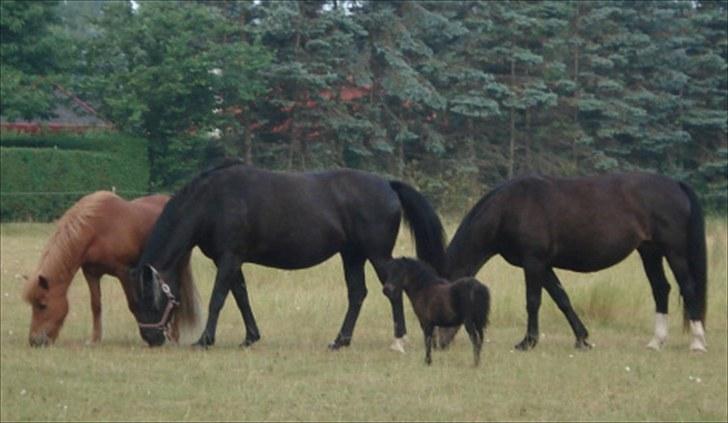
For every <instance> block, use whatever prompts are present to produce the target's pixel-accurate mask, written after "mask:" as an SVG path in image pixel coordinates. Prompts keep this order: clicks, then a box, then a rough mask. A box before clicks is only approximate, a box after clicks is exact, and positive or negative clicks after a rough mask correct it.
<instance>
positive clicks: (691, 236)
mask: <svg viewBox="0 0 728 423" xmlns="http://www.w3.org/2000/svg"><path fill="white" fill-rule="evenodd" d="M680 188H682V190H683V191H684V192H685V194H686V195H687V196H688V199H689V200H690V218H689V222H688V245H687V252H688V264H689V267H690V276H692V279H693V283H694V292H695V308H697V310H695V311H694V312H696V313H697V317H698V319H699V320H700V321H701V322H702V323H703V327H705V314H706V312H707V309H708V304H707V298H708V265H707V252H706V246H705V217H704V215H703V208H702V207H701V206H700V201H699V200H698V196H697V195H696V194H695V191H693V189H692V188H690V186H688V185H687V184H685V183H683V182H680ZM688 307H689V304H685V307H684V309H683V323H684V325H685V327H686V328H687V326H688V325H689V320H690V316H689V312H690V310H688Z"/></svg>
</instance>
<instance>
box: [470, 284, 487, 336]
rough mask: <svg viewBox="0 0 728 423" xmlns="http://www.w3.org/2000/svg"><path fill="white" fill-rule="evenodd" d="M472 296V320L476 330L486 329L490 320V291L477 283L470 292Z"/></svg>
mask: <svg viewBox="0 0 728 423" xmlns="http://www.w3.org/2000/svg"><path fill="white" fill-rule="evenodd" d="M471 295H472V296H473V311H474V312H475V315H474V316H473V317H474V320H475V325H476V327H478V328H487V327H488V322H489V319H490V290H489V289H488V287H487V286H485V285H484V284H482V283H480V282H478V283H477V284H475V285H474V286H473V290H472V291H471Z"/></svg>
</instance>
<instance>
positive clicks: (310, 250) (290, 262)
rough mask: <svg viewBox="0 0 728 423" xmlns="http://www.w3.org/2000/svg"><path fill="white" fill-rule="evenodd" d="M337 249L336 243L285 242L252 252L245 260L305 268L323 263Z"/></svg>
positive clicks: (276, 266)
mask: <svg viewBox="0 0 728 423" xmlns="http://www.w3.org/2000/svg"><path fill="white" fill-rule="evenodd" d="M338 251H339V246H338V245H336V244H331V245H327V246H325V247H323V246H321V247H316V246H312V245H295V244H287V245H282V246H279V248H272V249H269V250H267V251H258V252H253V253H252V254H250V255H249V256H247V257H246V258H245V261H246V262H250V263H255V264H260V265H262V266H267V267H275V268H278V269H305V268H307V267H312V266H315V265H317V264H320V263H323V262H324V261H326V260H327V259H328V258H330V257H331V256H333V255H334V254H336V253H337V252H338Z"/></svg>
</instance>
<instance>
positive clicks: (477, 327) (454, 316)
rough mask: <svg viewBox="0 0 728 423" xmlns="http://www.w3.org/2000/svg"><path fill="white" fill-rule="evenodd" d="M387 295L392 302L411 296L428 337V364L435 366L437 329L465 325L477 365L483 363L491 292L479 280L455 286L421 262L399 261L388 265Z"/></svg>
mask: <svg viewBox="0 0 728 423" xmlns="http://www.w3.org/2000/svg"><path fill="white" fill-rule="evenodd" d="M386 273H387V281H386V282H385V283H384V288H383V292H384V295H386V296H387V297H389V298H391V299H397V298H401V297H402V290H404V292H405V293H407V297H409V299H410V302H411V303H412V308H413V309H414V310H415V314H416V315H417V318H418V319H419V321H420V326H421V327H422V332H423V333H424V335H425V363H426V364H428V365H430V364H432V356H431V352H432V336H433V332H434V329H435V326H437V327H457V326H459V325H464V326H465V330H466V331H467V332H468V335H469V336H470V341H471V342H472V343H473V360H474V365H475V366H478V364H479V363H480V350H481V348H482V346H483V329H484V328H485V327H486V326H487V325H488V314H489V313H490V292H489V291H488V287H486V286H485V285H483V284H482V283H480V282H478V280H477V279H475V278H462V279H458V280H456V281H454V282H452V283H450V282H449V281H447V280H445V279H442V278H441V277H440V276H439V275H438V274H437V272H435V270H434V269H432V268H431V267H430V266H428V265H427V264H426V263H423V262H421V261H419V260H415V259H410V258H399V259H396V260H392V261H390V262H389V263H387V265H386Z"/></svg>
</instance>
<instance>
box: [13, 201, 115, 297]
mask: <svg viewBox="0 0 728 423" xmlns="http://www.w3.org/2000/svg"><path fill="white" fill-rule="evenodd" d="M112 197H116V195H115V194H113V193H111V192H108V191H99V192H94V193H92V194H89V195H87V196H85V197H83V198H82V199H81V200H79V201H78V202H77V203H76V204H75V205H74V206H73V207H71V208H70V209H68V211H66V213H64V214H63V216H61V218H60V219H59V220H58V223H57V224H56V227H57V228H56V231H55V232H54V233H53V235H52V236H51V237H50V239H49V240H48V242H47V243H46V245H45V247H44V249H43V253H42V254H41V258H40V262H39V263H38V266H37V268H36V270H35V274H36V275H37V274H52V275H54V276H55V277H54V278H52V279H51V280H50V283H51V284H52V285H53V286H56V285H58V284H60V285H64V284H68V283H69V282H70V280H71V279H72V278H73V275H74V274H75V273H76V271H77V270H78V268H79V266H80V265H81V259H82V255H83V252H84V251H85V248H86V246H87V244H88V242H89V241H90V239H91V236H92V235H93V232H92V231H89V230H88V228H89V222H90V221H91V220H92V219H93V218H95V217H96V216H98V211H99V209H100V207H99V206H100V205H101V204H102V203H103V202H104V201H106V200H107V199H109V198H112ZM37 281H38V279H37V278H32V279H29V281H28V283H27V284H26V286H25V291H24V295H23V298H25V299H26V300H29V299H28V295H29V294H30V291H31V290H32V289H33V288H34V287H35V285H36V284H37Z"/></svg>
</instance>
